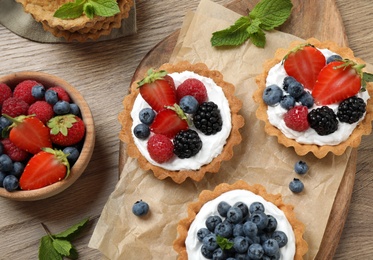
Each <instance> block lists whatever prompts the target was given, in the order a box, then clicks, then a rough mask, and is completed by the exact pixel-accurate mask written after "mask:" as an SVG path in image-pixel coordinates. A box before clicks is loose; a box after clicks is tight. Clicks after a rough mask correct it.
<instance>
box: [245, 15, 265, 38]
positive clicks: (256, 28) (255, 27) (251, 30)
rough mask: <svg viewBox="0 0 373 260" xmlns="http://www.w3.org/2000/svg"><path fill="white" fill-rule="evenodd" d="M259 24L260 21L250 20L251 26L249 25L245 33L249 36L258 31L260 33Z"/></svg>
mask: <svg viewBox="0 0 373 260" xmlns="http://www.w3.org/2000/svg"><path fill="white" fill-rule="evenodd" d="M260 24H261V21H260V20H258V19H254V20H252V22H251V24H250V25H249V27H247V28H246V31H247V32H248V33H249V34H250V35H251V34H253V33H257V32H259V31H261V29H260V27H259V26H260Z"/></svg>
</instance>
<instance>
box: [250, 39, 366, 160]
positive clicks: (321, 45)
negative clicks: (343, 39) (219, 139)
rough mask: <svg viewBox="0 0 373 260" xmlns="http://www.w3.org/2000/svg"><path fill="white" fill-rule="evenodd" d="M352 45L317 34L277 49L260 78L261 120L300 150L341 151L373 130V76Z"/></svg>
mask: <svg viewBox="0 0 373 260" xmlns="http://www.w3.org/2000/svg"><path fill="white" fill-rule="evenodd" d="M364 69H365V63H364V61H363V60H361V59H359V58H356V57H355V56H354V55H353V52H352V50H351V49H349V48H347V47H340V46H338V45H337V44H336V43H333V42H330V41H328V42H320V41H318V40H316V39H314V38H311V39H309V40H307V41H306V42H301V41H296V42H293V43H292V44H291V45H290V46H289V48H288V49H279V50H277V51H276V54H275V57H274V58H273V59H271V60H268V61H267V62H266V63H265V64H264V72H263V73H262V74H261V75H259V76H258V77H257V78H256V82H257V84H258V89H257V90H256V92H255V93H254V95H253V98H254V100H255V102H257V103H258V104H259V107H258V109H257V111H256V115H257V117H258V119H260V120H262V121H264V123H265V127H264V129H265V131H266V133H267V134H269V135H272V136H276V137H277V138H278V142H279V143H281V144H283V145H285V146H286V147H294V149H295V152H296V153H297V154H298V155H305V154H307V153H309V152H311V153H313V154H314V155H315V156H316V157H317V158H323V157H325V156H326V155H327V154H328V153H329V152H330V153H333V154H335V155H341V154H343V153H344V152H345V151H346V149H347V148H348V147H353V148H355V147H357V146H359V144H360V142H361V138H362V136H363V135H368V134H370V132H371V128H372V127H371V121H372V119H373V101H372V99H371V96H372V95H373V84H372V83H371V81H372V80H373V75H372V74H369V73H367V72H365V71H364Z"/></svg>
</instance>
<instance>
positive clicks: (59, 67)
mask: <svg viewBox="0 0 373 260" xmlns="http://www.w3.org/2000/svg"><path fill="white" fill-rule="evenodd" d="M329 1H334V0H329ZM136 2H137V25H138V33H137V34H136V35H133V36H129V37H126V38H120V39H117V40H111V41H105V42H96V43H85V44H79V43H73V44H41V43H36V42H31V41H29V40H26V39H23V38H21V37H19V36H17V35H15V34H13V33H11V32H10V31H9V30H7V29H6V28H4V27H3V26H1V25H0V35H1V41H0V50H1V58H0V69H1V70H0V74H1V75H5V74H8V73H12V72H15V71H21V70H36V71H44V72H47V73H51V74H55V75H57V76H60V77H62V78H64V79H65V80H67V81H68V82H70V83H71V84H72V85H74V86H76V87H77V88H78V89H79V90H80V91H81V93H82V94H83V95H84V97H85V98H86V100H87V102H88V103H89V104H90V106H91V110H92V113H93V116H94V119H95V124H96V131H97V132H96V146H95V150H94V153H93V157H92V161H91V162H90V164H89V165H88V167H87V170H86V172H85V173H84V174H83V175H82V176H81V178H80V179H78V181H77V182H76V183H74V184H73V185H72V186H71V187H70V188H69V189H67V190H66V191H64V192H63V193H61V194H59V195H57V196H54V197H52V198H49V199H45V200H42V201H35V202H18V201H10V200H7V199H3V198H0V212H1V215H0V245H1V246H0V259H37V253H38V246H39V240H40V238H41V237H42V236H44V235H45V232H44V230H43V228H42V226H41V225H40V223H41V222H43V223H44V224H46V225H47V226H48V227H49V229H50V230H51V232H52V233H54V232H55V233H57V232H60V231H62V230H64V229H65V228H67V227H69V226H71V225H73V224H75V223H77V222H79V221H80V220H81V219H83V218H85V217H91V218H92V219H93V221H91V222H90V225H89V227H88V228H87V229H85V231H84V232H83V233H82V235H81V236H80V237H79V238H78V239H77V240H75V242H74V244H75V246H76V248H77V250H78V252H79V254H80V259H100V258H101V257H100V252H98V251H97V250H93V249H90V248H88V246H87V244H88V242H89V239H90V236H91V234H92V232H93V230H94V227H95V224H96V223H97V220H98V218H99V216H100V213H101V211H102V209H103V207H104V205H105V202H106V201H107V199H108V197H109V195H110V194H111V192H112V191H113V190H114V189H115V185H116V183H117V181H118V153H119V139H118V133H119V129H120V125H119V123H118V121H117V115H118V113H119V112H120V111H121V109H122V99H123V96H124V95H125V94H126V93H127V90H128V86H129V83H130V81H131V78H132V75H133V74H134V72H135V69H136V67H137V66H138V64H139V63H140V61H141V59H142V58H143V57H144V56H145V54H146V53H147V52H148V51H149V50H151V48H153V47H154V46H155V45H156V44H157V43H158V42H160V41H161V40H162V39H164V38H165V37H166V36H168V35H169V34H170V33H172V32H173V31H174V30H176V29H178V28H180V26H181V23H182V21H183V18H184V15H185V12H186V10H195V8H196V7H197V5H198V3H199V0H189V1H171V0H163V1H146V0H138V1H136ZM215 2H217V3H220V4H226V3H228V2H230V1H227V0H215ZM167 3H172V12H169V11H167V10H168V9H169V8H168V7H167ZM336 3H337V5H338V8H339V10H340V12H341V15H342V18H343V21H344V24H345V28H346V34H347V37H348V41H349V46H350V48H351V49H352V50H354V52H355V55H356V56H358V57H361V58H363V59H364V60H365V61H366V62H368V63H373V47H372V45H373V34H372V30H371V28H372V26H371V21H372V19H373V14H372V12H371V9H372V8H373V2H371V1H368V0H355V1H346V0H336ZM0 8H1V1H0ZM371 153H372V154H373V135H371V136H368V137H364V138H363V142H362V144H361V146H360V148H359V149H358V160H357V173H356V179H355V186H354V192H353V195H352V201H351V205H350V211H349V214H348V217H347V221H346V224H345V228H344V231H343V234H342V237H341V240H340V243H339V246H338V248H337V252H336V254H335V259H351V258H352V257H356V258H358V259H369V258H371V255H372V254H373V241H372V239H371V237H372V232H373V206H372V205H373V174H372V173H373V160H371Z"/></svg>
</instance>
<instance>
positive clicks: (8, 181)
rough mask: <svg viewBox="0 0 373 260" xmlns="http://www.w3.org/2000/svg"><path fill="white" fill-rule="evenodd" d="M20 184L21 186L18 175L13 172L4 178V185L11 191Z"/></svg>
mask: <svg viewBox="0 0 373 260" xmlns="http://www.w3.org/2000/svg"><path fill="white" fill-rule="evenodd" d="M18 186H19V183H18V179H17V177H16V176H14V175H11V174H9V175H7V176H5V178H4V180H3V187H4V189H5V190H7V191H9V192H11V191H14V190H16V189H18Z"/></svg>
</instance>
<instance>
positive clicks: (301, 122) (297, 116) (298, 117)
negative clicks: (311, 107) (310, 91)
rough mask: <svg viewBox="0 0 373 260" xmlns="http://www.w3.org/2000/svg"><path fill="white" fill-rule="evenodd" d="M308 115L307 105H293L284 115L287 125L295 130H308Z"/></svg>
mask: <svg viewBox="0 0 373 260" xmlns="http://www.w3.org/2000/svg"><path fill="white" fill-rule="evenodd" d="M307 115H308V109H307V107H306V106H296V107H293V108H292V109H290V110H289V111H288V112H286V114H285V116H284V121H285V125H286V126H287V127H289V128H290V129H292V130H294V131H298V132H303V131H306V130H307V129H308V128H309V127H310V125H309V123H308V120H307Z"/></svg>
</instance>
